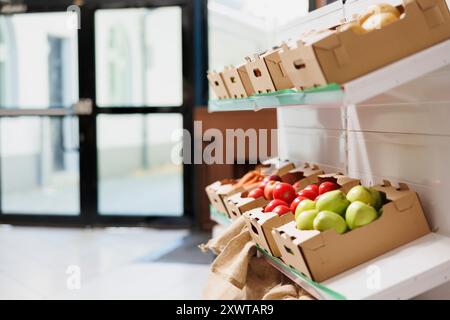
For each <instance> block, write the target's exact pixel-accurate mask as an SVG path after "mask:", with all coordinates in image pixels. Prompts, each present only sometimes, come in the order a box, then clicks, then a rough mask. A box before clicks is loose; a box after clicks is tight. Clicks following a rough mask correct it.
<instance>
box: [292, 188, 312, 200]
mask: <svg viewBox="0 0 450 320" xmlns="http://www.w3.org/2000/svg"><path fill="white" fill-rule="evenodd" d="M297 195H299V196H302V197H305V198H307V199H310V200H314V199H315V198H316V197H317V193H315V192H314V191H312V190H306V189H303V190H302V191H300V192H299V193H297Z"/></svg>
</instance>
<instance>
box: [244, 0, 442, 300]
mask: <svg viewBox="0 0 450 320" xmlns="http://www.w3.org/2000/svg"><path fill="white" fill-rule="evenodd" d="M379 2H386V0H370V1H362V0H352V1H348V2H347V3H346V5H341V4H339V3H335V4H333V5H332V6H328V7H326V8H324V9H321V10H320V12H317V13H314V14H313V15H311V16H308V17H306V18H305V20H304V21H302V22H299V23H297V24H296V25H292V26H290V27H289V28H285V29H283V30H280V32H279V35H278V37H277V38H278V39H279V40H280V41H281V40H287V39H289V38H293V36H294V35H296V34H301V33H302V32H303V31H305V30H306V29H307V28H308V26H313V27H314V28H316V29H317V28H321V27H324V28H325V27H329V26H330V25H332V24H333V23H335V24H337V23H338V22H339V21H340V20H342V18H343V17H347V18H348V17H351V15H352V14H353V13H355V12H358V10H359V8H362V7H363V8H365V7H366V6H367V5H368V4H369V3H370V4H371V3H379ZM388 2H390V3H393V4H398V3H400V1H398V0H392V1H388ZM447 3H450V1H448V2H447ZM273 101H275V100H273ZM263 102H264V104H263V105H261V106H260V107H257V106H256V104H255V106H253V107H252V108H248V110H258V109H260V108H267V107H276V108H277V117H278V130H279V132H278V137H279V143H278V146H279V156H280V157H281V158H286V159H291V160H294V161H298V162H303V161H305V162H310V163H316V164H318V165H319V166H320V167H321V168H323V169H324V170H326V171H330V172H331V171H340V172H345V173H347V174H348V175H350V176H352V177H356V178H360V179H361V180H362V182H363V183H364V184H373V183H379V182H380V181H381V179H384V178H387V179H389V180H391V182H393V183H396V182H400V181H401V182H406V183H408V184H409V185H410V187H411V188H412V189H413V190H415V191H416V192H417V193H418V194H419V197H420V199H421V202H422V205H423V207H424V211H425V213H426V215H427V219H428V222H429V224H430V226H431V228H432V230H433V233H430V234H429V235H427V236H425V237H422V238H420V239H417V240H416V241H413V242H411V243H409V244H407V245H405V246H402V247H400V248H397V249H396V250H393V251H391V252H388V253H386V254H384V255H382V256H380V257H378V258H376V259H373V260H371V261H369V262H367V263H365V264H363V265H360V266H358V267H356V268H353V269H351V270H348V271H347V272H345V273H342V274H340V275H338V276H336V277H333V278H331V279H329V280H327V281H325V282H323V283H321V284H320V285H319V286H314V285H313V286H311V283H310V282H308V281H304V279H303V278H302V277H298V276H297V275H296V274H295V273H292V272H291V271H290V270H288V269H286V268H285V267H284V266H283V265H282V264H279V263H278V262H277V261H276V260H271V259H269V260H268V261H269V262H271V263H272V264H273V265H274V266H275V267H277V268H278V269H280V270H281V271H282V272H284V273H285V274H286V275H287V276H288V277H290V278H291V279H293V280H294V281H295V282H296V283H298V284H299V285H301V286H303V287H304V288H305V290H308V291H310V293H311V294H313V295H314V296H315V297H316V298H318V299H332V298H336V295H330V294H327V290H330V291H331V292H334V293H337V294H338V295H340V296H342V297H345V298H347V299H410V298H415V297H420V298H429V297H432V298H433V297H439V298H447V299H450V282H449V280H450V215H448V213H447V210H448V204H447V201H448V200H447V199H448V195H449V194H450V170H449V169H448V163H450V128H449V125H448V121H449V119H450V40H448V41H445V42H442V43H440V44H438V45H435V46H433V47H431V48H428V49H426V50H423V51H421V52H418V53H416V54H414V55H411V56H409V57H407V58H404V59H402V60H400V61H397V62H395V63H393V64H390V65H388V66H386V67H384V68H381V69H379V70H376V71H374V72H372V73H370V74H367V75H365V76H363V77H360V78H358V79H355V80H353V81H351V82H349V83H346V84H344V85H343V86H342V90H337V91H335V92H331V93H330V92H320V93H317V94H315V95H310V96H305V97H303V100H302V103H301V104H298V105H280V104H275V103H274V104H273V105H270V103H269V102H268V101H263ZM320 286H322V288H325V289H326V290H321V289H320ZM437 287H439V289H437V290H439V291H438V293H439V294H438V295H437V294H436V293H435V290H433V289H435V288H437Z"/></svg>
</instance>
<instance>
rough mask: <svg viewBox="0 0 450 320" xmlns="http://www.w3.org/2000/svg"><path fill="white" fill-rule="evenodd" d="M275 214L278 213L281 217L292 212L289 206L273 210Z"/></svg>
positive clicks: (281, 206)
mask: <svg viewBox="0 0 450 320" xmlns="http://www.w3.org/2000/svg"><path fill="white" fill-rule="evenodd" d="M272 212H273V213H276V214H277V215H279V216H282V215H284V214H286V213H288V212H291V209H290V208H289V207H288V206H284V205H280V206H278V207H276V208H275V209H273V210H272Z"/></svg>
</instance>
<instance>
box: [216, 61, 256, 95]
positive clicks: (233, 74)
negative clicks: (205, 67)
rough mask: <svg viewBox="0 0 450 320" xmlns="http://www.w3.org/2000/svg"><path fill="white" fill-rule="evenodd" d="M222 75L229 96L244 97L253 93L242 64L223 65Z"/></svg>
mask: <svg viewBox="0 0 450 320" xmlns="http://www.w3.org/2000/svg"><path fill="white" fill-rule="evenodd" d="M222 77H223V80H224V82H225V85H226V87H227V88H228V93H229V94H230V97H231V98H235V99H237V98H246V97H249V96H251V95H252V94H254V93H255V90H254V89H253V86H252V83H251V82H250V78H249V76H248V74H247V70H246V69H245V66H244V65H241V66H239V67H237V68H235V67H233V66H229V67H225V70H224V71H223V72H222Z"/></svg>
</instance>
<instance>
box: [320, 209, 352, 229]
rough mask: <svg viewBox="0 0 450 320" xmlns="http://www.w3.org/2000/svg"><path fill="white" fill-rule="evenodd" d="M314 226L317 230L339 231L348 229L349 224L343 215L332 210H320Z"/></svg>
mask: <svg viewBox="0 0 450 320" xmlns="http://www.w3.org/2000/svg"><path fill="white" fill-rule="evenodd" d="M313 227H314V229H315V230H319V231H325V230H329V229H333V230H335V231H336V232H337V233H344V232H345V231H347V224H346V223H345V220H344V218H342V216H341V215H339V214H337V213H334V212H332V211H320V212H319V213H318V214H317V216H316V218H315V219H314V223H313Z"/></svg>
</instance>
